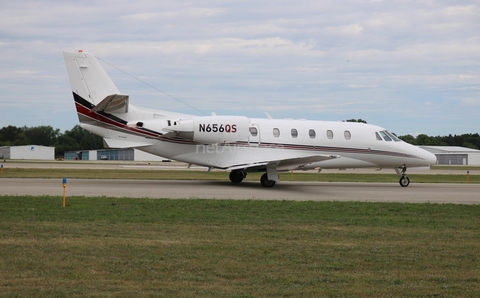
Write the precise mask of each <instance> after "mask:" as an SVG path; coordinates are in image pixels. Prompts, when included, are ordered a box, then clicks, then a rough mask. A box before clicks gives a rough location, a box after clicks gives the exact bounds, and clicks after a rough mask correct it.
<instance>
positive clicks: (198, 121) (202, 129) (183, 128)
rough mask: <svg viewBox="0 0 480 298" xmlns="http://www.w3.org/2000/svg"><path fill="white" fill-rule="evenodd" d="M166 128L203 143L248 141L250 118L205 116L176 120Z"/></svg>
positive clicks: (180, 135)
mask: <svg viewBox="0 0 480 298" xmlns="http://www.w3.org/2000/svg"><path fill="white" fill-rule="evenodd" d="M172 124H173V125H171V126H168V127H166V128H164V129H163V130H165V131H171V132H175V133H176V134H177V136H179V137H182V138H185V139H189V140H192V141H194V142H196V143H201V144H216V143H225V142H234V141H248V137H249V134H250V130H249V129H250V119H249V118H247V117H241V116H205V117H195V118H190V119H182V120H178V121H174V122H173V123H172Z"/></svg>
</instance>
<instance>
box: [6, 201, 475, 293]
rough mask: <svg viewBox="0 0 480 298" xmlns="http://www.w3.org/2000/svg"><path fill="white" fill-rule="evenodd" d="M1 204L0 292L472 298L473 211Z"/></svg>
mask: <svg viewBox="0 0 480 298" xmlns="http://www.w3.org/2000/svg"><path fill="white" fill-rule="evenodd" d="M61 201H62V199H61V198H60V197H49V196H45V197H28V196H27V197H24V196H0V290H1V292H0V293H1V294H0V296H5V297H104V296H109V297H111V296H115V297H131V296H147V297H152V296H158V297H373V296H381V297H385V296H395V297H460V296H461V297H478V296H480V267H479V265H478V264H479V261H480V249H479V243H480V233H479V232H478V231H479V227H480V206H479V205H468V206H467V205H454V204H445V205H438V204H405V203H359V202H346V203H345V202H294V201H252V200H249V201H243V200H242V201H233V200H169V199H128V198H121V199H119V198H106V197H97V198H86V197H69V198H68V206H67V207H65V208H63V207H61Z"/></svg>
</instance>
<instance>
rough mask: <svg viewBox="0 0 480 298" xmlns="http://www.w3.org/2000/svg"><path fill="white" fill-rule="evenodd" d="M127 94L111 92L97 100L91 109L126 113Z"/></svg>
mask: <svg viewBox="0 0 480 298" xmlns="http://www.w3.org/2000/svg"><path fill="white" fill-rule="evenodd" d="M128 98H129V96H128V95H124V94H112V95H108V96H107V97H105V98H104V99H103V100H102V101H101V102H99V103H98V104H97V105H96V106H95V107H94V108H93V109H92V111H94V112H107V113H112V112H117V113H128Z"/></svg>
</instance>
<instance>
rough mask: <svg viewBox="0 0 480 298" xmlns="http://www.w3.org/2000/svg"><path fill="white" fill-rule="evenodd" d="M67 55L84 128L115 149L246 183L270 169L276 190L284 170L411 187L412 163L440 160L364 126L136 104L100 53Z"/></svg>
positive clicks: (266, 177) (268, 182)
mask: <svg viewBox="0 0 480 298" xmlns="http://www.w3.org/2000/svg"><path fill="white" fill-rule="evenodd" d="M64 58H65V64H66V66H67V71H68V76H69V79H70V85H71V87H72V91H73V98H74V100H75V107H76V109H77V113H78V118H79V121H80V126H81V127H83V128H84V129H86V130H88V131H90V132H92V133H94V134H97V135H99V136H101V137H103V139H104V140H105V143H106V145H107V146H108V147H109V148H137V149H139V150H142V151H145V152H148V153H151V154H155V155H159V156H163V157H166V158H170V159H173V160H177V161H182V162H186V163H188V164H195V165H201V166H205V167H209V169H212V168H216V169H223V170H227V171H230V180H231V181H232V182H233V183H240V182H242V180H243V179H244V178H245V177H246V175H247V173H248V172H265V174H263V176H262V177H261V179H260V182H261V184H262V185H263V186H264V187H272V186H274V185H275V183H277V182H279V178H278V172H280V171H291V170H312V169H316V170H319V171H320V170H321V169H346V168H392V169H395V171H396V172H397V174H399V175H400V185H401V186H403V187H405V186H408V185H409V183H410V179H409V178H408V177H407V175H406V170H407V168H410V167H429V166H430V165H432V164H435V163H436V161H437V159H436V157H435V155H433V154H431V153H429V152H427V151H425V150H423V149H420V148H418V147H416V146H413V145H410V144H408V143H405V142H403V141H401V140H400V139H398V138H397V137H396V136H395V135H393V134H392V133H390V132H388V131H387V130H385V129H384V128H381V127H378V126H375V125H370V124H365V123H354V122H331V121H308V120H289V119H285V120H280V119H271V117H268V118H265V119H259V118H248V117H240V116H216V115H214V116H194V115H187V114H179V113H174V112H168V111H161V110H154V109H146V108H140V107H136V106H134V105H131V104H130V103H129V96H128V95H126V94H122V93H121V92H120V91H119V90H118V89H117V87H116V86H115V84H114V83H113V82H112V80H111V79H110V77H109V76H108V75H107V73H106V72H105V70H104V69H103V68H102V66H101V65H100V63H99V62H98V60H97V59H96V58H95V56H94V55H92V54H91V53H86V52H83V51H78V52H64Z"/></svg>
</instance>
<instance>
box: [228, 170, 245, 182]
mask: <svg viewBox="0 0 480 298" xmlns="http://www.w3.org/2000/svg"><path fill="white" fill-rule="evenodd" d="M245 176H247V175H246V173H243V172H242V171H231V172H230V176H229V177H230V181H232V183H240V182H242V181H243V178H245Z"/></svg>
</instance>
